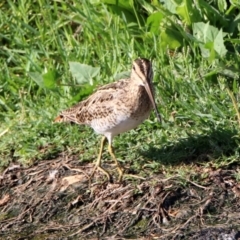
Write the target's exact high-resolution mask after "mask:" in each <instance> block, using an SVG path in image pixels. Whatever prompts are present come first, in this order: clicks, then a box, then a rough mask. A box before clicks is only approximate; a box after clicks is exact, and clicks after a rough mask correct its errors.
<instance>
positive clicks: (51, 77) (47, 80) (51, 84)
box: [43, 70, 57, 89]
mask: <svg viewBox="0 0 240 240" xmlns="http://www.w3.org/2000/svg"><path fill="white" fill-rule="evenodd" d="M56 77H57V72H56V71H54V70H51V71H48V72H47V73H45V74H43V84H44V87H46V88H48V89H53V88H55V87H56Z"/></svg>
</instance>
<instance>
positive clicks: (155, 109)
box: [144, 82, 162, 122]
mask: <svg viewBox="0 0 240 240" xmlns="http://www.w3.org/2000/svg"><path fill="white" fill-rule="evenodd" d="M144 87H145V89H146V91H147V94H148V96H149V98H150V100H151V102H152V105H153V108H154V111H155V114H156V116H157V119H158V121H159V122H162V117H161V115H160V113H159V112H158V109H157V105H156V102H155V99H154V95H153V92H152V89H151V88H150V86H149V83H148V82H146V83H145V84H144Z"/></svg>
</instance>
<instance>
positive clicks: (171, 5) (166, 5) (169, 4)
mask: <svg viewBox="0 0 240 240" xmlns="http://www.w3.org/2000/svg"><path fill="white" fill-rule="evenodd" d="M161 2H162V4H163V6H164V8H166V9H167V10H168V11H169V12H171V13H173V14H175V13H176V7H177V4H176V3H175V2H174V1H169V0H163V1H161Z"/></svg>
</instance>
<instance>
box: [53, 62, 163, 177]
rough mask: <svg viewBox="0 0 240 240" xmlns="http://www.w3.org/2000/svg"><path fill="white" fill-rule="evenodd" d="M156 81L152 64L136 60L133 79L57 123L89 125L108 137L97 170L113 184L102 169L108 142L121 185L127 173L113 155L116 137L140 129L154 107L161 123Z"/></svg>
mask: <svg viewBox="0 0 240 240" xmlns="http://www.w3.org/2000/svg"><path fill="white" fill-rule="evenodd" d="M152 77H153V73H152V66H151V62H150V61H149V60H147V59H144V58H139V59H136V60H135V61H134V62H133V67H132V72H131V76H130V78H129V79H121V80H119V81H117V82H114V83H110V84H107V85H105V86H103V87H100V88H98V89H97V91H96V92H95V93H93V94H92V95H91V96H89V97H88V98H87V99H86V100H83V101H81V102H80V103H78V104H77V105H75V106H73V107H71V108H69V109H67V110H65V111H63V112H61V113H60V115H59V116H58V117H57V118H56V119H55V122H74V123H76V124H85V125H88V126H90V127H92V128H93V129H94V131H95V132H96V133H98V134H102V135H104V137H103V138H102V141H101V148H100V153H99V156H98V159H97V163H96V167H95V169H96V168H99V169H100V170H101V171H102V172H104V173H105V174H106V175H107V177H108V179H109V180H110V178H111V176H110V174H109V173H108V172H107V171H106V170H104V169H103V168H102V167H101V156H102V150H103V146H104V143H105V141H106V138H107V139H108V142H109V146H108V150H109V153H110V155H111V156H112V158H113V160H114V161H115V163H116V164H117V168H118V171H119V180H120V181H121V179H122V175H123V170H122V168H121V167H120V166H119V165H118V162H117V160H116V157H115V155H114V153H113V149H112V139H113V137H114V136H116V135H118V134H120V133H122V132H126V131H128V130H130V129H133V128H135V127H137V126H138V125H139V124H140V123H142V122H143V121H144V120H145V119H146V118H148V116H149V115H150V112H151V110H152V108H153V107H154V109H155V111H156V114H157V117H158V120H159V121H161V118H160V115H159V113H158V111H157V107H156V104H155V100H154V94H153V86H152ZM95 169H94V171H95Z"/></svg>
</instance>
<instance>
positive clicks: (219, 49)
mask: <svg viewBox="0 0 240 240" xmlns="http://www.w3.org/2000/svg"><path fill="white" fill-rule="evenodd" d="M225 35H226V33H223V32H222V30H218V29H217V28H215V27H213V26H211V25H209V23H203V22H199V23H194V24H193V36H194V37H195V39H197V40H198V41H199V46H200V49H201V52H202V56H203V57H207V58H209V59H210V60H213V59H214V58H215V53H214V51H215V52H216V53H217V54H218V55H219V56H221V57H223V56H224V55H225V54H226V52H227V50H226V47H225V46H224V39H223V37H224V36H225Z"/></svg>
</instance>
